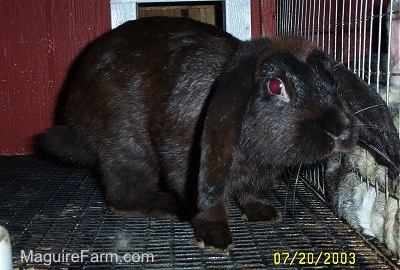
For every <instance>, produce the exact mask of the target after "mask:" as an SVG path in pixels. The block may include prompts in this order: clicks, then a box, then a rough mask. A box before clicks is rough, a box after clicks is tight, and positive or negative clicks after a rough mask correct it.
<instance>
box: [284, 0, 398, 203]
mask: <svg viewBox="0 0 400 270" xmlns="http://www.w3.org/2000/svg"><path fill="white" fill-rule="evenodd" d="M393 2H394V1H384V0H375V1H368V0H310V1H302V0H277V2H276V7H277V15H276V20H277V28H276V29H277V30H276V31H277V35H278V36H290V35H296V36H302V37H305V38H306V39H308V40H311V41H312V42H314V43H315V44H316V45H317V46H318V47H320V48H322V49H323V50H324V51H326V52H327V53H328V54H329V55H330V56H331V57H333V58H334V59H335V60H337V61H340V62H343V63H344V64H345V65H346V66H347V67H348V68H349V69H351V70H353V71H354V72H355V73H356V74H357V75H358V76H360V77H361V78H363V79H364V80H365V81H366V82H367V83H368V84H370V85H371V87H372V88H373V89H375V90H376V91H378V92H379V93H380V94H381V95H382V98H383V99H384V100H385V101H386V103H387V104H388V105H389V104H391V103H393V102H397V103H398V101H399V95H400V89H398V87H397V85H394V83H393V82H394V80H399V79H400V73H399V71H398V70H394V69H393V68H392V65H391V53H392V50H393V47H394V45H393V44H392V43H393V37H392V34H393V32H394V29H393V21H394V19H395V18H398V17H399V16H400V11H399V7H397V6H396V7H395V5H394V3H393ZM396 31H397V30H396ZM397 103H396V104H397ZM399 109H400V108H399V106H398V104H397V105H396V107H395V108H394V110H395V111H394V112H393V113H394V114H395V115H397V118H398V117H399V116H400V111H399ZM392 110H393V109H392ZM396 125H397V128H398V130H400V123H399V122H398V123H396ZM321 175H323V167H322V166H319V167H317V168H312V169H308V170H306V171H305V173H304V177H305V178H306V179H307V181H309V182H311V184H312V185H313V186H314V187H315V188H316V189H317V190H318V191H319V192H321V193H323V192H324V186H323V181H321ZM363 180H364V181H365V182H366V183H367V184H368V185H370V186H373V187H374V188H376V189H378V184H377V183H371V182H370V180H369V179H364V178H363ZM387 182H388V181H387V179H385V183H386V184H385V187H384V190H383V192H385V194H386V197H387V198H388V197H389V196H391V197H393V198H396V199H397V200H399V196H398V194H393V193H390V192H389V190H388V185H387Z"/></svg>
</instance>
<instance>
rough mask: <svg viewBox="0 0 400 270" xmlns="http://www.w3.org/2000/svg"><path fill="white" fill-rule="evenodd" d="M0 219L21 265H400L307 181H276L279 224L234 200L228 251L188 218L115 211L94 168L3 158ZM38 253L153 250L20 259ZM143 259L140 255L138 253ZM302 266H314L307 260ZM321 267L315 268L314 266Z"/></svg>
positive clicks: (273, 200)
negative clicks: (302, 255)
mask: <svg viewBox="0 0 400 270" xmlns="http://www.w3.org/2000/svg"><path fill="white" fill-rule="evenodd" d="M0 192H1V194H2V196H1V198H0V224H1V225H3V226H5V227H6V228H7V229H8V231H9V233H10V235H11V242H12V246H13V260H14V264H15V267H16V268H18V269H47V268H51V269H82V268H85V269H126V268H130V269H140V268H146V269H282V268H287V269H296V268H301V267H300V266H299V265H298V263H296V264H294V265H290V264H289V263H287V264H280V265H275V264H274V253H275V252H283V251H288V252H290V253H291V254H294V253H295V252H296V251H297V252H302V251H304V252H311V253H313V254H318V253H319V252H355V254H356V264H355V265H338V266H332V265H330V266H326V265H320V266H318V267H316V268H320V269H326V268H327V267H333V268H337V269H360V268H362V269H395V268H396V267H399V266H398V265H396V262H395V261H394V260H392V259H390V258H387V257H385V256H384V255H383V254H384V252H383V251H382V250H379V249H375V248H374V247H373V246H372V245H371V244H370V243H369V240H368V239H365V238H363V237H362V236H361V235H360V234H358V233H357V232H356V231H354V230H353V229H351V228H350V227H348V226H347V225H346V224H344V223H343V222H342V221H340V220H339V219H338V218H336V217H335V216H334V214H333V213H332V212H331V211H330V210H329V208H328V207H327V205H326V204H324V203H323V202H322V201H321V200H320V199H319V198H318V197H316V196H315V195H314V194H313V193H312V192H310V190H309V189H308V188H307V187H305V186H304V185H303V184H302V183H300V182H299V183H297V184H296V185H295V183H294V181H291V182H289V183H277V184H276V185H275V186H274V188H273V190H272V191H271V192H270V194H269V195H268V196H269V197H268V199H269V200H270V202H271V203H272V204H273V205H274V206H276V207H277V208H278V210H279V211H280V212H281V213H282V214H283V217H284V219H283V221H282V222H281V223H279V224H276V225H267V224H254V223H249V222H247V221H244V220H243V219H242V217H241V213H240V211H239V210H238V209H237V207H236V206H234V205H231V207H230V210H231V218H230V223H229V224H230V228H231V231H232V233H233V237H234V242H235V247H234V248H233V250H232V251H231V252H230V254H229V255H227V254H219V253H212V252H209V251H207V250H201V249H199V248H198V247H197V246H196V245H195V243H194V239H193V230H192V227H191V225H190V223H189V222H185V221H168V220H156V219H152V218H132V217H125V216H119V215H115V214H113V213H112V212H110V211H109V210H108V209H107V208H106V205H105V204H104V202H103V200H102V197H101V192H100V191H99V189H98V185H97V184H96V181H95V179H94V178H93V177H92V175H91V174H90V172H89V171H87V170H85V169H77V168H71V167H65V166H63V165H57V164H53V163H48V162H45V161H42V160H40V159H39V158H37V157H28V156H25V157H0ZM22 250H24V251H25V253H27V252H29V251H30V250H33V252H34V253H35V254H37V253H40V254H46V253H55V254H57V253H58V254H61V253H64V254H66V253H80V252H81V251H82V250H88V253H86V254H101V253H116V254H118V255H119V256H120V257H119V258H120V259H121V258H122V256H124V254H126V253H129V254H133V255H134V254H140V253H145V254H149V253H151V254H153V256H154V260H153V261H149V262H147V260H146V258H145V257H143V262H142V261H138V262H136V261H135V262H123V261H120V262H115V261H108V262H104V261H103V262H96V261H94V262H93V261H91V259H89V258H85V259H84V260H83V261H82V262H75V263H72V262H70V263H65V262H64V263H63V262H61V263H53V264H52V265H50V266H48V265H45V264H44V263H43V262H42V263H40V262H26V261H21V251H22ZM136 258H139V257H136ZM302 268H311V267H309V266H307V265H303V266H302ZM313 268H314V267H313Z"/></svg>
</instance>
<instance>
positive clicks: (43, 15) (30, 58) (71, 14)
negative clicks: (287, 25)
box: [0, 0, 275, 155]
mask: <svg viewBox="0 0 400 270" xmlns="http://www.w3.org/2000/svg"><path fill="white" fill-rule="evenodd" d="M251 1H252V2H251V3H252V16H253V18H254V19H253V23H252V28H253V32H252V33H253V36H261V35H263V34H269V35H271V34H274V32H275V28H274V27H275V26H274V23H270V21H271V20H272V19H273V16H274V11H275V9H274V5H275V1H271V0H251ZM271 5H272V6H271ZM110 24H111V23H110V0H0V37H1V38H0V155H15V154H32V153H33V145H32V137H33V136H34V135H35V134H38V133H40V132H42V131H43V130H45V129H46V128H48V127H49V126H50V125H51V124H52V113H53V110H54V107H55V100H56V98H57V94H58V89H59V88H60V86H61V84H62V81H63V78H64V75H65V73H66V71H67V69H68V66H69V64H70V62H71V61H72V59H73V58H74V57H75V56H76V54H77V53H78V52H79V50H80V49H81V48H82V47H83V46H84V45H85V44H87V42H88V41H90V40H92V39H93V38H95V37H96V36H98V35H100V34H101V33H103V32H105V31H106V30H108V29H110ZM271 27H273V28H271Z"/></svg>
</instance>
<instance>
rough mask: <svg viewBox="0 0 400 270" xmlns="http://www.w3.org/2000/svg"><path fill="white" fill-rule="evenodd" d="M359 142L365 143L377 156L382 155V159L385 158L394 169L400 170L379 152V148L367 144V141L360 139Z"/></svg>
mask: <svg viewBox="0 0 400 270" xmlns="http://www.w3.org/2000/svg"><path fill="white" fill-rule="evenodd" d="M358 140H359V141H360V142H362V143H364V144H365V145H366V146H367V147H369V148H370V149H371V150H373V151H374V152H375V153H376V154H378V155H380V156H381V157H382V158H384V159H385V160H386V161H387V162H389V163H390V165H392V166H393V167H394V168H396V170H398V171H399V170H400V169H399V167H397V166H396V164H394V162H393V161H392V160H391V159H390V158H389V157H388V156H387V155H385V154H384V153H383V152H382V151H381V150H379V149H378V148H376V147H375V146H373V145H372V144H369V143H367V142H366V141H364V140H362V139H360V138H358Z"/></svg>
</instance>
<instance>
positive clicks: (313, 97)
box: [40, 17, 399, 250]
mask: <svg viewBox="0 0 400 270" xmlns="http://www.w3.org/2000/svg"><path fill="white" fill-rule="evenodd" d="M61 97H62V98H60V102H61V103H60V104H61V105H60V107H59V108H62V110H59V113H60V112H61V113H62V116H63V119H62V120H63V123H62V124H61V125H55V126H54V127H52V128H50V129H49V130H48V131H47V132H46V133H45V134H43V136H41V140H40V142H41V147H42V149H44V151H47V152H50V153H52V154H53V155H55V156H57V157H59V158H61V159H63V160H66V161H70V160H71V161H74V162H76V163H80V164H84V165H92V166H95V167H96V168H98V170H99V173H100V178H101V183H102V186H103V188H104V197H105V200H106V202H107V203H108V205H109V206H110V207H111V208H112V209H114V210H115V211H118V212H124V213H127V214H132V215H149V216H153V217H161V218H166V217H167V218H174V217H176V216H177V215H179V214H180V213H181V211H183V210H185V211H184V212H189V213H190V215H189V218H190V219H191V221H192V224H193V226H194V229H195V237H196V238H197V239H198V241H199V243H200V244H201V245H205V246H211V247H214V248H216V249H219V250H227V249H229V248H230V247H231V246H232V237H231V234H230V232H229V228H228V213H227V202H228V200H230V199H234V200H235V201H237V202H238V204H239V206H240V207H241V209H242V210H243V212H244V214H245V215H246V216H247V219H248V220H249V221H264V222H276V221H278V220H279V218H280V215H279V213H278V212H277V210H276V209H275V208H274V207H272V206H270V205H268V203H267V202H266V201H265V199H266V192H267V190H268V186H269V185H270V184H271V183H272V182H273V181H274V180H275V179H278V178H279V177H282V175H283V174H284V173H285V172H286V170H287V169H288V168H291V167H293V166H298V165H301V164H312V163H314V162H317V161H321V160H324V159H325V158H327V157H329V156H330V155H331V154H332V153H337V152H348V151H350V150H351V149H352V148H353V147H354V146H355V144H356V143H357V141H358V139H359V140H360V141H361V142H363V144H364V145H366V146H368V147H370V146H371V147H372V148H373V147H376V148H379V150H380V151H381V152H382V154H383V155H385V157H387V159H390V160H387V159H385V158H379V159H378V160H379V161H380V163H381V164H383V165H386V166H388V167H389V168H390V172H391V175H392V176H394V175H397V174H398V171H397V167H398V165H399V141H398V134H397V132H396V129H395V128H394V126H393V123H392V121H391V119H390V116H389V112H388V110H387V107H386V106H385V103H384V102H383V101H382V99H381V98H380V97H379V95H378V94H377V93H375V92H373V91H370V90H369V88H368V85H366V84H365V83H363V82H362V80H360V79H359V78H358V77H356V76H355V75H354V74H353V73H352V72H350V71H348V70H347V69H346V68H345V67H344V66H343V65H341V64H339V63H337V62H335V61H333V60H331V59H330V58H328V57H327V56H326V55H325V54H324V53H323V52H321V51H320V50H318V49H317V48H315V47H314V46H313V45H312V44H311V43H310V42H308V41H306V40H303V39H300V38H276V39H267V38H264V39H257V40H253V41H245V42H243V41H239V40H238V39H236V38H234V37H232V36H231V35H229V34H227V33H226V32H224V31H222V30H220V29H218V28H216V27H213V26H210V25H207V24H203V23H200V22H195V21H192V20H189V19H183V18H163V17H153V18H144V19H139V20H136V21H130V22H127V23H125V24H123V25H121V26H120V27H118V28H116V29H114V30H111V31H110V32H108V33H106V34H104V35H103V36H101V37H99V38H97V39H96V40H95V41H94V42H92V43H91V44H90V45H89V46H88V47H86V48H85V49H84V51H83V52H82V53H81V54H80V56H79V57H78V59H77V60H76V62H75V63H74V65H73V66H72V68H71V71H70V73H69V76H68V77H67V79H66V82H65V86H64V89H63V92H62V94H61ZM63 98H65V99H63ZM63 101H64V102H63ZM62 103H65V104H62ZM363 123H367V124H373V125H375V126H376V127H382V130H381V131H380V132H377V130H376V129H368V128H367V127H366V126H365V125H363ZM182 209H183V210H182Z"/></svg>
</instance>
